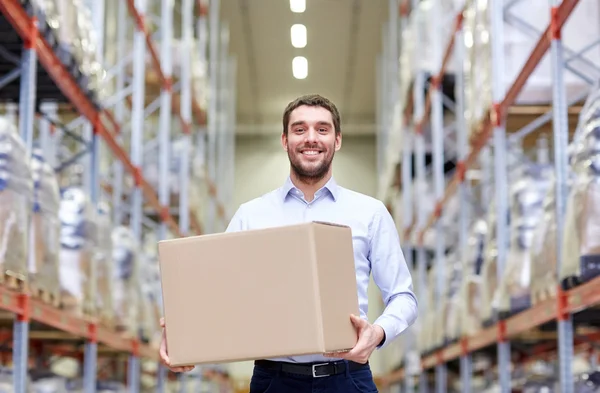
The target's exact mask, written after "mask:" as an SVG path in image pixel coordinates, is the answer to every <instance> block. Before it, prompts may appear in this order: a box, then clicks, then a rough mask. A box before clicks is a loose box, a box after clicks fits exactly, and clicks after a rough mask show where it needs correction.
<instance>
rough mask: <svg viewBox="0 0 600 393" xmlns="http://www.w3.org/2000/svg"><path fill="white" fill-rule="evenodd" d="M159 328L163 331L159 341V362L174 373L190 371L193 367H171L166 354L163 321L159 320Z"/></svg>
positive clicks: (162, 319)
mask: <svg viewBox="0 0 600 393" xmlns="http://www.w3.org/2000/svg"><path fill="white" fill-rule="evenodd" d="M160 327H161V328H162V329H163V332H162V337H161V340H160V350H159V355H160V361H161V362H162V364H164V365H165V366H166V367H167V368H168V369H169V370H171V371H173V372H174V373H185V372H188V371H192V370H193V369H194V366H183V367H171V361H170V360H169V355H168V354H167V336H166V334H165V319H164V318H161V319H160Z"/></svg>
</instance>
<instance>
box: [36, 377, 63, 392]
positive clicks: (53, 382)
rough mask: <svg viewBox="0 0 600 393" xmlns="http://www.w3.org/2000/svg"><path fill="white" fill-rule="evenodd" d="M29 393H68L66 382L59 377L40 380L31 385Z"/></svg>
mask: <svg viewBox="0 0 600 393" xmlns="http://www.w3.org/2000/svg"><path fill="white" fill-rule="evenodd" d="M31 393H69V389H68V381H67V380H66V379H65V378H61V377H50V378H41V379H38V380H36V381H34V382H33V383H32V384H31Z"/></svg>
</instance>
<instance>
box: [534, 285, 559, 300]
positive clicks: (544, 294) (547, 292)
mask: <svg viewBox="0 0 600 393" xmlns="http://www.w3.org/2000/svg"><path fill="white" fill-rule="evenodd" d="M554 298H556V288H554V287H551V286H541V285H540V286H539V287H538V286H536V287H534V288H531V304H532V305H536V304H538V303H541V302H544V301H546V300H548V299H554Z"/></svg>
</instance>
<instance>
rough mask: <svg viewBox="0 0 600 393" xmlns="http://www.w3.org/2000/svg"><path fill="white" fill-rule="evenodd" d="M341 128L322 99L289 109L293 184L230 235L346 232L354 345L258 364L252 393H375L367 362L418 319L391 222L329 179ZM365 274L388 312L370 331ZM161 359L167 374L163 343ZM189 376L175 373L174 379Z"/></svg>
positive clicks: (242, 213) (286, 131) (249, 207)
mask: <svg viewBox="0 0 600 393" xmlns="http://www.w3.org/2000/svg"><path fill="white" fill-rule="evenodd" d="M340 123H341V122H340V115H339V113H338V110H337V108H336V107H335V105H334V104H333V103H331V102H330V101H329V100H327V99H326V98H323V97H321V96H318V95H309V96H303V97H300V98H298V99H296V100H295V101H293V102H291V103H290V104H289V105H288V107H287V108H286V110H285V112H284V114H283V133H282V135H281V143H282V146H283V149H284V150H285V151H286V152H287V154H288V158H289V161H290V176H289V177H288V179H287V181H286V182H285V184H284V185H283V186H282V187H280V188H279V189H276V190H274V191H271V192H269V193H267V194H265V195H263V196H261V197H259V198H256V199H254V200H252V201H249V202H247V203H244V204H242V205H241V206H240V207H239V209H238V210H237V212H236V213H235V215H234V217H233V218H232V220H231V222H230V224H229V227H228V228H227V231H243V230H249V229H256V228H264V227H269V226H281V225H287V224H294V223H298V222H305V221H328V222H334V223H339V224H344V225H348V226H350V227H351V229H352V238H353V246H354V258H355V265H356V278H357V284H358V296H359V306H360V314H361V315H360V316H355V315H351V316H349V317H350V319H351V321H352V323H353V325H354V326H355V328H356V330H357V333H358V342H357V344H356V346H355V347H354V348H353V349H352V350H350V351H348V352H345V353H341V354H340V353H336V354H324V355H313V356H297V357H292V358H282V359H269V360H258V361H256V362H255V365H254V373H253V376H252V379H251V382H250V392H251V393H262V392H266V391H267V390H268V391H269V392H282V393H296V392H298V393H301V392H306V393H308V392H312V391H313V388H317V389H318V390H319V392H323V393H326V392H331V393H333V392H340V393H349V392H376V391H377V388H376V386H375V383H374V381H373V376H372V373H371V370H370V368H369V363H368V360H369V358H370V356H371V354H372V353H373V351H374V350H375V349H378V348H382V347H384V346H386V345H387V344H389V343H390V342H391V341H392V340H394V339H395V338H397V337H398V336H399V335H400V334H401V333H402V332H403V331H404V330H405V329H406V328H407V327H408V326H410V325H411V324H412V323H413V322H414V321H415V319H416V316H417V302H416V298H415V296H414V294H413V291H412V279H411V276H410V273H409V271H408V268H407V266H406V262H405V260H404V256H403V254H402V250H401V248H400V243H399V238H398V232H397V230H396V227H395V225H394V222H393V220H392V217H391V216H390V214H389V213H388V211H387V209H386V208H385V206H384V204H383V203H381V202H380V201H378V200H376V199H373V198H371V197H368V196H366V195H362V194H359V193H357V192H354V191H350V190H348V189H346V188H343V187H340V186H338V185H337V184H336V182H335V180H334V178H333V176H332V166H331V164H332V162H333V157H334V155H335V152H336V151H338V150H339V149H340V147H341V145H342V132H341V126H340ZM282 263H285V261H282ZM370 274H373V280H374V282H375V283H376V284H377V286H378V287H379V289H380V290H381V293H382V296H383V299H384V302H385V305H386V307H385V311H384V312H383V314H382V315H381V316H380V317H379V318H377V320H375V321H374V323H373V324H370V323H369V322H368V321H367V319H366V316H367V309H368V304H367V285H368V283H369V278H370ZM163 325H164V322H163ZM161 358H162V360H163V362H164V363H165V364H166V365H167V366H168V364H169V363H168V356H167V350H166V343H165V342H164V335H163V342H162V343H161ZM190 369H191V368H190V367H179V368H172V370H173V371H175V372H182V371H189V370H190Z"/></svg>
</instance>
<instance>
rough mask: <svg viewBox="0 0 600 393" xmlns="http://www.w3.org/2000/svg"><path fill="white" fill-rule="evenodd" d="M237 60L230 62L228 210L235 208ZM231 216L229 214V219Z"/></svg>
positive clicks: (231, 58) (232, 59)
mask: <svg viewBox="0 0 600 393" xmlns="http://www.w3.org/2000/svg"><path fill="white" fill-rule="evenodd" d="M236 75H237V58H236V57H235V55H231V56H230V60H229V133H228V135H229V137H228V151H227V156H228V160H227V171H228V175H227V179H228V182H229V184H228V186H227V199H226V201H225V206H226V210H229V209H230V208H231V207H232V206H233V191H234V186H235V183H234V182H235V134H236V120H235V118H236V111H237V109H236V108H237V106H236V88H235V86H236V81H237V77H236ZM229 216H230V215H229V214H227V217H229Z"/></svg>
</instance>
